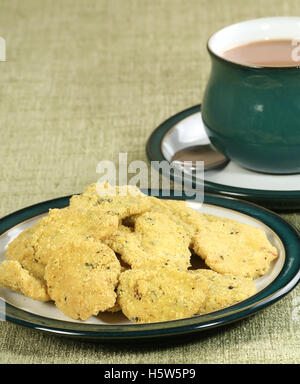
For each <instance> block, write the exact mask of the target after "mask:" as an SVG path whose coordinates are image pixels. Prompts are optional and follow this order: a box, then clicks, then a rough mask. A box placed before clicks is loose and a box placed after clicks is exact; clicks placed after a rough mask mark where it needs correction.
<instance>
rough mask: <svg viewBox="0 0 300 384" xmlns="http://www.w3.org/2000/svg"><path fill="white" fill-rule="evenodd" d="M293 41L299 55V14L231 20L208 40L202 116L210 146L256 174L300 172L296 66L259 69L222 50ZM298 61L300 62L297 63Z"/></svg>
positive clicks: (299, 77) (298, 73) (299, 85)
mask: <svg viewBox="0 0 300 384" xmlns="http://www.w3.org/2000/svg"><path fill="white" fill-rule="evenodd" d="M267 39H270V40H278V39H284V40H286V39H289V40H292V41H293V46H294V48H293V49H294V51H293V52H294V53H295V54H296V55H295V57H297V51H296V50H297V49H298V51H299V59H300V45H299V46H298V41H299V43H300V18H298V17H275V18H263V19H255V20H249V21H245V22H242V23H238V24H234V25H231V26H229V27H226V28H224V29H222V30H220V31H218V32H217V33H215V34H214V35H213V36H212V37H211V38H210V39H209V41H208V51H209V54H210V56H211V61H212V68H211V74H210V78H209V81H208V84H207V87H206V90H205V93H204V98H203V103H202V108H201V110H202V118H203V122H204V126H205V129H206V132H207V134H208V136H209V139H210V141H211V143H212V144H213V146H214V147H216V148H217V149H218V150H219V151H220V152H222V153H223V154H224V155H225V156H227V157H228V158H229V159H231V160H232V161H233V162H235V163H237V164H239V165H241V166H243V167H245V168H248V169H251V170H254V171H259V172H265V173H274V174H291V173H300V67H297V62H295V67H263V66H254V65H253V66H251V65H243V64H239V63H234V62H231V61H228V60H226V59H224V58H223V57H222V53H223V52H225V51H226V50H228V49H231V48H234V47H236V46H239V45H243V44H247V43H251V42H255V41H262V40H267ZM299 65H300V61H299Z"/></svg>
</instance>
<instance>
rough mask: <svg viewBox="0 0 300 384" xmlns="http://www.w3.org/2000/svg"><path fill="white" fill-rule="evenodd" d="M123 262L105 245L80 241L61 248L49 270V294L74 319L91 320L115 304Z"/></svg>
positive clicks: (51, 258)
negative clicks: (90, 318)
mask: <svg viewBox="0 0 300 384" xmlns="http://www.w3.org/2000/svg"><path fill="white" fill-rule="evenodd" d="M120 269H121V267H120V263H119V261H118V259H117V258H116V256H115V254H114V252H113V251H112V250H111V249H110V248H109V247H107V246H106V245H105V244H103V243H100V242H95V241H93V240H86V241H84V240H80V241H79V240H77V241H74V242H73V243H68V244H66V245H64V246H62V247H61V248H59V249H57V250H56V251H55V252H54V253H53V254H52V256H51V257H50V259H49V261H48V264H47V266H46V269H45V279H46V282H47V286H48V292H49V295H50V297H51V299H52V300H54V301H55V304H56V306H57V307H58V308H59V309H60V310H61V311H62V312H63V313H64V314H66V315H67V316H69V317H71V318H73V319H81V320H87V319H88V318H89V317H91V316H93V315H97V314H98V313H99V312H100V311H105V310H107V309H109V308H111V307H113V306H114V305H115V302H116V293H115V287H116V284H117V282H118V277H119V274H120Z"/></svg>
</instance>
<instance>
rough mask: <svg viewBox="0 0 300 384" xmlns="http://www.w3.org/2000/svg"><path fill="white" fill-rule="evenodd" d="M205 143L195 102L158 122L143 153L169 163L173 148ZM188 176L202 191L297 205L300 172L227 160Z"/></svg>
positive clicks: (276, 205) (279, 207)
mask: <svg viewBox="0 0 300 384" xmlns="http://www.w3.org/2000/svg"><path fill="white" fill-rule="evenodd" d="M209 143H210V142H209V139H208V136H207V134H206V132H205V129H204V125H203V122H202V117H201V105H200V104H199V105H196V106H193V107H191V108H188V109H186V110H184V111H182V112H179V113H177V114H176V115H174V116H172V117H170V118H169V119H167V120H166V121H164V122H163V123H162V124H160V125H159V126H158V127H157V128H156V129H155V130H154V131H153V132H152V134H151V136H150V137H149V139H148V141H147V145H146V154H147V157H148V159H149V161H150V162H153V163H151V164H152V165H153V167H156V168H157V164H158V163H159V162H161V161H168V162H169V163H170V162H171V161H172V158H173V156H174V155H175V153H176V152H179V151H181V150H184V149H185V148H187V147H191V146H197V145H202V144H204V145H206V144H209ZM159 171H160V172H161V173H162V174H165V176H167V177H171V178H172V179H175V181H176V176H175V177H174V174H170V172H169V170H168V169H167V168H165V169H164V168H160V169H159ZM188 176H189V177H190V178H191V184H192V185H193V187H194V188H195V187H196V186H197V185H198V186H199V183H202V184H203V187H204V190H205V191H206V192H212V193H218V194H221V195H223V196H231V197H238V198H240V199H245V200H248V201H252V202H254V203H258V204H260V205H263V206H265V207H267V208H271V209H276V210H290V209H300V174H295V175H270V174H265V173H259V172H254V171H250V170H247V169H245V168H242V167H240V166H238V165H237V164H235V163H233V162H231V161H229V162H228V163H226V165H225V166H224V167H220V168H216V169H212V170H208V171H206V172H205V173H204V177H203V180H197V179H196V177H195V176H194V175H193V174H189V175H188ZM180 182H181V180H180Z"/></svg>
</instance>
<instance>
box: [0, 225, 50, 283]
mask: <svg viewBox="0 0 300 384" xmlns="http://www.w3.org/2000/svg"><path fill="white" fill-rule="evenodd" d="M40 225H41V222H37V223H36V224H35V225H34V226H32V227H30V228H28V229H25V230H24V231H23V232H21V233H20V234H19V236H18V237H16V238H15V239H14V240H13V241H11V242H10V243H9V244H8V247H7V251H6V257H7V259H8V260H15V261H18V262H19V263H20V264H21V265H22V267H23V268H24V269H26V270H28V272H29V273H30V274H31V275H32V276H34V277H36V278H39V279H41V280H43V276H44V266H42V265H41V264H40V263H39V262H38V260H37V259H36V255H35V254H36V249H35V247H34V244H33V241H32V236H33V234H34V232H35V231H37V230H38V229H39V227H40Z"/></svg>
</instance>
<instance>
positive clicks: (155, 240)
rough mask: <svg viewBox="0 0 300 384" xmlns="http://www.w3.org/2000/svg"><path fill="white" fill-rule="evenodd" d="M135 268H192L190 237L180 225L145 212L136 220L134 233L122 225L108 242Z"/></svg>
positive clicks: (164, 216)
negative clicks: (167, 266)
mask: <svg viewBox="0 0 300 384" xmlns="http://www.w3.org/2000/svg"><path fill="white" fill-rule="evenodd" d="M105 242H106V244H108V245H109V246H110V247H111V248H112V249H113V250H114V251H115V252H117V253H119V254H120V255H121V257H122V260H123V261H124V262H125V263H127V264H128V265H130V266H131V267H132V268H133V269H151V268H153V267H159V266H166V265H169V266H173V267H174V268H175V269H179V270H186V269H187V268H188V267H189V266H190V257H191V252H190V250H189V242H190V240H189V237H188V235H187V233H186V232H185V231H184V229H183V228H182V227H181V226H178V225H177V224H176V223H175V222H173V221H172V220H170V219H169V217H168V216H166V215H163V214H161V213H155V212H146V213H144V214H142V215H140V216H138V217H137V218H136V220H135V226H134V230H132V229H131V228H128V227H125V226H123V225H121V226H119V229H118V231H117V233H116V235H114V236H112V237H111V238H110V239H108V240H107V241H105Z"/></svg>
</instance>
